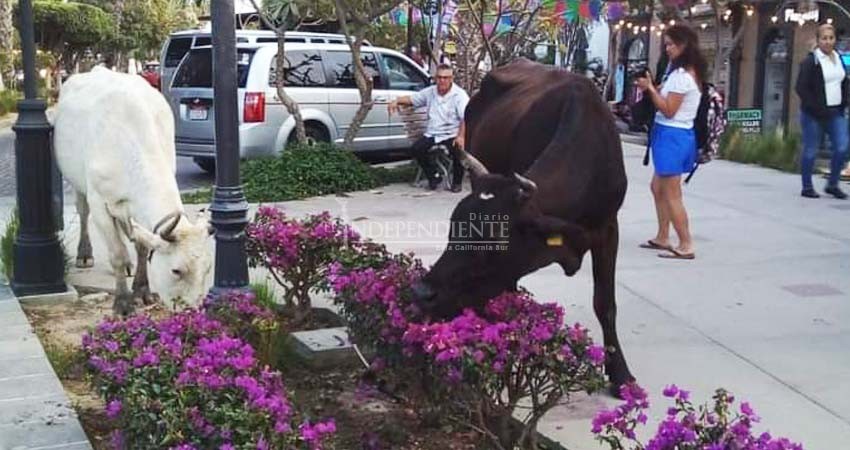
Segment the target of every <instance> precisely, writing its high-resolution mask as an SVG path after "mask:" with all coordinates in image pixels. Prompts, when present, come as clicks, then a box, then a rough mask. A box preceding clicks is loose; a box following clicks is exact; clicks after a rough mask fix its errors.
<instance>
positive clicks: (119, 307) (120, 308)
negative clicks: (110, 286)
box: [112, 293, 136, 317]
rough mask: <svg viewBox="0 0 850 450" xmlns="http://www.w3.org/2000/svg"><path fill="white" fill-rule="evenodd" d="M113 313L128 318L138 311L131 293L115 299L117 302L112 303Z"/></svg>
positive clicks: (119, 295) (120, 295)
mask: <svg viewBox="0 0 850 450" xmlns="http://www.w3.org/2000/svg"><path fill="white" fill-rule="evenodd" d="M112 311H113V312H114V313H115V315H116V316H120V317H127V316H130V315H131V314H133V313H134V312H135V311H136V305H135V302H134V300H133V295H132V294H130V293H127V294H118V295H117V296H116V297H115V302H113V303H112Z"/></svg>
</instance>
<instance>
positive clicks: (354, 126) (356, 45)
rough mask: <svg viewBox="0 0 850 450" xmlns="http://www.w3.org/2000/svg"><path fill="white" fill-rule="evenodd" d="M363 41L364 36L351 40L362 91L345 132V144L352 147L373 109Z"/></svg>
mask: <svg viewBox="0 0 850 450" xmlns="http://www.w3.org/2000/svg"><path fill="white" fill-rule="evenodd" d="M362 43H363V37H362V36H357V37H355V39H354V42H351V40H349V46H350V48H351V64H352V66H353V67H354V82H355V83H356V84H357V90H358V91H359V92H360V108H358V109H357V113H355V114H354V118H353V119H351V125H350V126H349V127H348V131H346V132H345V140H344V141H343V145H345V146H346V147H350V146H351V144H352V143H354V138H355V137H357V133H358V132H360V127H361V126H362V125H363V122H364V121H365V120H366V116H368V115H369V111H371V110H372V105H373V102H372V79H371V78H367V76H366V67H365V66H364V65H363V60H361V59H360V46H361V45H362Z"/></svg>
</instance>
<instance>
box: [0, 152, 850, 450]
mask: <svg viewBox="0 0 850 450" xmlns="http://www.w3.org/2000/svg"><path fill="white" fill-rule="evenodd" d="M624 151H625V159H626V164H627V171H628V174H629V181H630V186H629V191H628V194H627V198H626V201H625V204H624V206H623V209H622V210H621V213H620V224H621V225H620V234H621V241H620V258H619V264H618V272H617V283H618V284H617V299H618V310H619V316H618V319H619V320H618V329H619V334H620V338H621V341H622V343H623V348H624V351H625V354H626V357H627V359H628V361H629V363H630V365H631V368H632V371H633V373H634V374H635V375H636V376H637V377H638V380H639V382H640V383H641V384H642V385H644V387H646V388H647V389H648V390H649V391H650V393H651V401H652V403H653V405H654V406H655V407H654V409H653V411H652V414H651V418H650V426H649V427H647V430H648V431H651V430H653V429H654V426H655V424H656V423H657V420H658V419H660V418H661V417H662V416H663V415H664V413H665V409H666V406H667V403H665V402H664V400H663V399H662V398H661V389H662V388H663V387H664V386H665V385H666V384H669V383H677V384H678V385H680V386H682V387H685V388H688V389H690V390H692V391H693V398H694V399H695V400H697V401H700V402H701V401H706V400H707V399H709V398H710V397H711V394H712V392H713V390H714V389H715V388H716V387H720V386H722V387H725V388H727V389H729V390H731V391H732V392H733V393H735V394H736V397H737V398H738V399H744V400H747V401H750V402H751V404H752V405H753V407H754V408H755V409H756V411H757V412H758V413H759V414H760V415H761V416H762V418H763V424H762V425H760V426H759V429H767V430H770V431H771V433H773V434H774V435H781V436H787V437H789V438H791V439H792V440H795V441H799V442H802V443H804V444H805V447H806V448H807V449H810V450H812V449H813V450H835V449H844V448H847V442H850V381H848V380H850V351H848V350H847V349H848V348H850V325H848V323H847V321H846V318H847V317H850V270H848V269H850V232H848V230H850V201H839V200H833V199H831V198H827V197H823V198H821V199H818V200H810V199H803V198H801V197H800V196H799V179H798V177H797V176H795V175H789V174H785V173H781V172H777V171H774V170H770V169H762V168H758V167H754V166H746V165H741V164H735V163H729V162H725V161H715V162H712V163H711V164H709V165H707V166H705V167H704V168H703V169H700V171H699V172H698V173H697V175H696V177H695V178H694V180H693V181H692V183H691V184H690V185H689V186H687V187H686V188H685V201H686V204H687V207H688V210H689V212H690V215H691V224H692V229H693V232H694V234H695V238H696V246H697V259H696V260H694V261H673V260H664V259H661V258H658V257H657V256H656V252H653V251H649V250H643V249H639V248H638V247H637V246H638V244H639V243H640V242H643V241H644V240H646V239H648V238H649V237H651V236H652V235H653V234H654V231H655V213H654V211H653V207H652V199H651V195H650V193H649V189H648V183H649V179H650V176H651V171H650V169H649V168H645V167H643V166H641V165H640V161H641V158H642V155H643V148H642V147H641V146H637V145H630V144H627V145H625V146H624ZM817 187H818V189H819V190H820V188H821V187H822V186H817ZM844 187H845V188H848V185H847V184H844ZM460 198H461V194H451V193H448V192H438V193H435V194H430V193H426V192H424V191H422V190H419V189H413V188H410V187H407V186H404V185H395V186H390V187H387V188H384V189H381V190H377V191H372V192H360V193H353V194H351V195H350V196H346V197H322V198H316V199H308V200H302V201H293V202H287V203H284V204H281V206H282V207H283V208H284V209H285V210H286V211H287V212H288V213H289V214H291V215H300V214H306V213H314V212H319V211H322V210H328V211H330V212H331V213H332V214H335V215H338V216H342V217H343V218H345V219H346V220H347V221H349V222H350V223H352V224H353V225H355V226H356V227H357V228H358V229H360V230H361V231H362V232H363V234H365V235H367V236H372V237H375V238H376V239H380V240H384V241H392V242H390V244H389V245H390V247H391V248H392V249H394V250H396V251H408V250H413V251H415V252H416V253H417V254H418V255H419V256H420V257H421V258H422V259H423V260H424V261H425V262H426V264H430V263H433V262H434V261H435V260H436V258H437V257H438V256H439V254H440V253H441V248H442V246H443V245H444V244H445V235H444V234H439V233H435V234H429V233H427V232H422V231H420V232H419V233H418V234H417V235H416V236H415V238H414V239H409V238H403V237H399V236H389V235H388V234H387V232H388V230H390V229H391V228H392V227H396V228H398V227H399V226H401V227H402V228H404V227H405V226H410V225H409V224H426V225H429V224H440V223H444V221H445V220H447V218H448V217H449V214H450V212H451V210H452V208H453V207H454V205H455V204H456V203H457V201H458V200H459V199H460ZM11 205H12V202H9V201H0V222H2V221H5V218H6V217H7V216H8V213H7V211H8V209H9V208H10V207H11ZM72 217H73V203H66V224H67V225H66V232H65V233H66V236H67V247H66V248H68V249H69V250H70V251H72V252H73V249H75V245H74V240H75V235H76V229H77V227H76V218H72ZM426 228H427V227H426ZM435 229H439V227H436V228H435ZM94 239H95V243H94V245H95V258H96V267H95V269H94V270H93V271H89V272H78V271H72V278H73V279H72V282H75V283H80V282H86V281H87V280H88V281H93V280H94V279H95V277H96V276H100V279H101V282H104V283H107V285H108V283H109V279H108V270H107V269H106V268H105V266H104V263H105V258H104V257H103V250H102V248H99V247H101V246H99V244H98V242H99V240H98V239H97V237H96V236H95V237H94ZM98 274H99V275H98ZM254 275H256V276H261V274H260V273H255V274H254ZM522 284H523V285H524V286H525V287H527V288H529V289H530V290H531V291H532V292H533V293H534V294H535V296H536V297H537V298H538V299H539V300H541V301H557V302H559V303H561V304H562V305H564V306H565V308H566V311H567V319H568V321H570V322H572V321H579V322H582V323H584V324H586V325H587V326H589V327H590V329H591V331H592V332H593V335H594V337H595V338H597V339H599V340H601V332H600V330H599V326H598V324H597V321H596V319H595V317H594V315H593V309H592V305H591V297H592V283H591V276H590V262H589V261H585V264H584V267H583V268H582V270H581V271H580V272H579V273H578V274H577V275H576V276H575V277H573V278H566V277H564V276H563V275H562V273H561V271H560V270H559V269H558V268H555V267H550V268H547V269H544V270H542V271H539V272H537V273H535V274H532V275H530V276H528V277H526V278H525V279H523V280H522ZM321 302H322V300H321V299H319V303H321ZM0 316H2V315H0ZM0 320H2V318H0ZM613 405H616V402H615V401H614V400H613V399H610V398H608V397H605V396H601V395H600V396H593V397H585V396H577V397H575V398H574V400H573V402H572V403H571V404H570V405H569V407H564V408H559V409H556V410H554V411H552V412H551V413H550V414H549V415H548V416H547V417H546V418H545V419H544V420H543V422H542V423H541V425H540V429H541V431H542V432H544V434H545V435H547V436H548V437H550V438H553V439H554V440H556V441H558V442H560V443H561V444H562V445H564V446H565V447H566V448H568V449H570V450H582V449H597V448H600V447H599V445H598V444H597V443H596V442H595V441H594V440H593V438H592V436H591V434H590V432H589V430H590V419H591V417H592V415H593V414H594V413H595V411H596V410H597V409H598V408H600V407H606V406H607V407H610V406H613ZM4 413H5V411H4V403H3V402H2V401H0V416H2V415H3V414H4ZM645 434H647V433H645ZM0 442H2V441H0ZM0 448H3V447H2V446H0Z"/></svg>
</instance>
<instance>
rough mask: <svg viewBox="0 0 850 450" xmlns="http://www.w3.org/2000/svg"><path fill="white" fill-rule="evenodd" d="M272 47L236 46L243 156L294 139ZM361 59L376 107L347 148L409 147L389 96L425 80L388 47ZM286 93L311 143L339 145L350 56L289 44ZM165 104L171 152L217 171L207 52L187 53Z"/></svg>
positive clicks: (348, 95)
mask: <svg viewBox="0 0 850 450" xmlns="http://www.w3.org/2000/svg"><path fill="white" fill-rule="evenodd" d="M276 57H277V45H276V44H271V43H254V44H238V45H237V63H238V66H237V67H238V70H237V74H238V77H237V79H238V108H239V154H240V156H241V157H242V158H256V157H260V156H271V155H276V154H278V153H279V152H280V151H282V150H283V149H284V147H285V146H286V145H287V143H289V142H291V141H292V140H293V139H294V134H295V133H294V128H295V121H294V119H293V118H292V117H290V115H289V113H288V112H287V111H286V108H285V107H284V105H283V103H281V101H280V99H279V98H278V97H277V90H276V88H275V77H276V76H277V74H276V73H275V72H276V70H275V58H276ZM362 60H363V63H364V65H365V66H366V68H367V70H368V71H369V73H370V75H371V77H372V79H373V82H374V89H373V91H372V98H373V100H374V106H373V107H372V110H371V111H370V112H369V115H368V116H367V117H366V120H365V121H364V123H363V126H362V127H361V129H360V131H359V133H358V135H357V137H356V138H355V140H354V144H353V147H354V148H353V150H354V151H357V152H376V151H386V150H395V149H403V148H408V147H409V146H410V145H411V143H412V142H411V141H410V139H409V138H408V135H407V131H406V126H405V125H406V124H405V122H404V121H403V119H402V117H401V116H400V115H398V114H395V115H392V116H390V115H389V114H388V113H387V104H388V103H389V101H390V100H391V99H393V98H396V97H399V96H402V95H410V93H411V92H412V91H417V90H420V89H423V88H424V87H426V86H428V85H429V84H430V83H431V79H430V77H429V76H428V74H427V72H425V71H424V70H423V69H422V68H420V67H419V66H417V65H416V63H414V62H413V61H412V60H410V59H409V58H407V57H406V56H405V55H403V54H401V53H399V52H396V51H394V50H390V49H386V48H380V47H371V46H364V47H363V49H362ZM284 67H285V70H284V76H285V77H286V81H285V83H286V92H287V94H288V95H290V96H291V97H292V98H293V99H294V100H295V101H297V102H298V104H299V106H300V108H301V114H302V116H303V118H304V124H305V127H306V130H307V135H308V137H309V138H310V139H312V140H315V141H325V142H335V143H341V142H342V141H343V138H344V137H345V133H346V131H347V130H348V128H349V125H350V124H351V121H352V119H353V117H354V115H355V113H356V112H357V109H358V108H359V107H360V94H359V92H358V90H357V87H356V85H355V82H354V75H353V74H354V72H353V70H352V64H351V53H350V51H349V48H348V45H346V44H313V43H289V44H287V45H286V61H285V62H284ZM170 97H171V98H170V103H171V107H172V110H173V112H174V117H175V123H176V130H175V131H176V133H175V134H176V136H175V140H176V147H177V155H179V156H190V157H193V158H194V160H195V162H196V163H197V164H198V165H199V166H200V167H201V168H203V169H204V170H208V171H212V170H214V167H215V160H214V158H215V130H214V128H215V127H214V120H213V118H214V111H213V108H214V106H213V90H212V49H211V48H210V47H198V48H193V49H191V50H190V51H189V52H188V53H187V54H186V56H185V57H184V58H183V60H182V62H181V63H180V66H179V67H178V69H177V71H176V73H175V75H174V79H173V81H172V83H171V96H170Z"/></svg>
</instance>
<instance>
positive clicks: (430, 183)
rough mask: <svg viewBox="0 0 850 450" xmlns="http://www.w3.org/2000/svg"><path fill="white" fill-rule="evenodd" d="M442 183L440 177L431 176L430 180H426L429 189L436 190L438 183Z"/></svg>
mask: <svg viewBox="0 0 850 450" xmlns="http://www.w3.org/2000/svg"><path fill="white" fill-rule="evenodd" d="M442 183H443V179H442V178H431V179H430V180H428V190H429V191H436V190H437V188H438V187H440V184H442Z"/></svg>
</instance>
